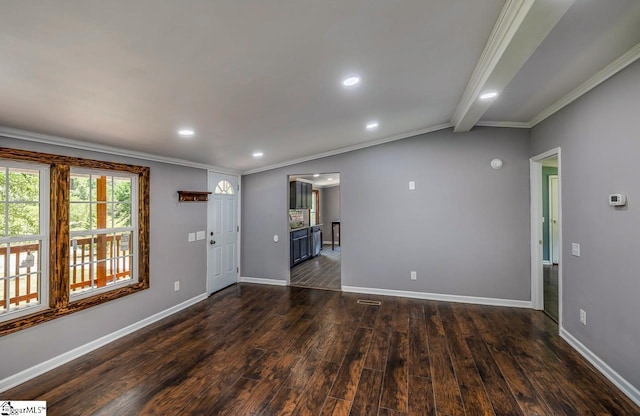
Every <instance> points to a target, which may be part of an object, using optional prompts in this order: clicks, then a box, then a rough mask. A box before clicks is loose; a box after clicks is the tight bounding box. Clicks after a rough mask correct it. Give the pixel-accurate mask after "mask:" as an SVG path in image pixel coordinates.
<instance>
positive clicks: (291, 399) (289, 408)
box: [260, 388, 302, 416]
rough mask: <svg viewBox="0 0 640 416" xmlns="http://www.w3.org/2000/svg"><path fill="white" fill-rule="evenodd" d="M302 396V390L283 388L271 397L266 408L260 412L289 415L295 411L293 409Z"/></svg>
mask: <svg viewBox="0 0 640 416" xmlns="http://www.w3.org/2000/svg"><path fill="white" fill-rule="evenodd" d="M300 396H302V390H299V389H288V388H281V389H280V390H279V391H278V392H277V393H276V394H275V396H274V397H273V399H271V401H270V402H269V404H268V405H267V406H266V408H265V409H264V410H263V411H262V412H260V415H261V416H271V415H273V416H276V415H282V416H288V415H290V414H292V413H293V410H294V409H295V408H296V405H297V404H298V400H300Z"/></svg>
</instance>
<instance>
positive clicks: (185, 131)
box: [178, 128, 196, 137]
mask: <svg viewBox="0 0 640 416" xmlns="http://www.w3.org/2000/svg"><path fill="white" fill-rule="evenodd" d="M178 134H179V135H180V136H182V137H191V136H193V135H194V134H196V132H195V131H193V129H187V128H185V129H180V130H178Z"/></svg>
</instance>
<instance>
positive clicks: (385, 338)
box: [364, 329, 390, 371]
mask: <svg viewBox="0 0 640 416" xmlns="http://www.w3.org/2000/svg"><path fill="white" fill-rule="evenodd" d="M389 335H390V332H389V331H387V330H384V329H376V330H374V331H373V338H372V340H371V346H370V347H369V352H368V353H367V359H366V361H365V363H364V367H365V368H368V369H370V370H377V371H383V370H384V367H385V363H386V362H387V352H388V351H389V339H390V336H389Z"/></svg>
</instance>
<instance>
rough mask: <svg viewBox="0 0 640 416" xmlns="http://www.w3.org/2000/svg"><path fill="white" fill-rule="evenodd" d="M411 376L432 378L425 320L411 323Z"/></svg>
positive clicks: (411, 321) (413, 320) (414, 320)
mask: <svg viewBox="0 0 640 416" xmlns="http://www.w3.org/2000/svg"><path fill="white" fill-rule="evenodd" d="M409 374H411V375H415V376H420V377H429V378H430V377H431V365H430V363H429V345H428V340H427V324H426V322H425V321H424V320H416V319H411V320H410V321H409Z"/></svg>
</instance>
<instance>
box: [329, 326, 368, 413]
mask: <svg viewBox="0 0 640 416" xmlns="http://www.w3.org/2000/svg"><path fill="white" fill-rule="evenodd" d="M371 334H372V330H371V329H367V328H358V329H357V330H356V332H355V335H354V337H353V341H352V342H351V346H350V347H349V350H348V351H347V355H346V357H345V359H344V360H343V362H342V365H341V366H340V370H339V371H338V375H337V377H336V381H335V383H334V384H333V388H332V389H331V393H329V395H330V396H331V397H335V398H337V399H343V400H347V401H351V400H353V397H354V396H355V394H356V387H357V386H358V380H359V379H360V373H361V372H362V367H363V365H364V360H365V357H366V355H367V351H368V350H369V344H371Z"/></svg>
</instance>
